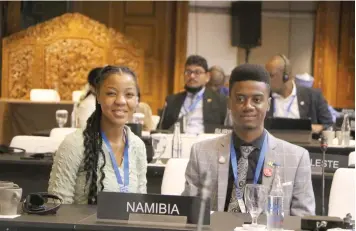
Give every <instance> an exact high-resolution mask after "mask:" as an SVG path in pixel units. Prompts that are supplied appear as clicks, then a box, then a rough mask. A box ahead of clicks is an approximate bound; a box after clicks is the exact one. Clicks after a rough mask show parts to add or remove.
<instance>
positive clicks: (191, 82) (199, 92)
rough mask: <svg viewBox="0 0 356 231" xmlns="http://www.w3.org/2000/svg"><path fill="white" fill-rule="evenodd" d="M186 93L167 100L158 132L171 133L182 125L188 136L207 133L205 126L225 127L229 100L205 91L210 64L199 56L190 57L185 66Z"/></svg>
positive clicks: (208, 90) (209, 90) (171, 96)
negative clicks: (175, 124)
mask: <svg viewBox="0 0 356 231" xmlns="http://www.w3.org/2000/svg"><path fill="white" fill-rule="evenodd" d="M184 78H185V86H184V88H185V91H183V92H180V93H178V94H174V95H170V96H168V97H167V98H166V105H165V108H164V109H163V112H162V116H161V121H160V122H159V127H158V128H159V129H170V128H171V127H172V126H173V125H174V123H176V122H177V121H180V122H181V123H183V130H184V132H185V133H188V134H200V133H204V131H206V127H205V126H206V125H208V124H211V125H223V124H224V119H225V116H226V110H227V105H226V97H224V96H222V95H220V94H218V93H216V92H214V91H213V90H211V89H208V88H206V87H205V85H206V84H207V83H208V82H209V79H210V75H209V72H208V63H207V61H206V59H205V58H203V57H201V56H199V55H191V56H189V57H188V59H187V60H186V63H185V71H184Z"/></svg>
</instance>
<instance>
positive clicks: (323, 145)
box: [320, 136, 328, 216]
mask: <svg viewBox="0 0 356 231" xmlns="http://www.w3.org/2000/svg"><path fill="white" fill-rule="evenodd" d="M320 149H321V151H322V153H323V156H322V159H323V160H322V165H321V190H322V191H321V215H322V216H325V153H326V150H327V149H328V143H327V139H326V138H325V137H324V136H321V142H320Z"/></svg>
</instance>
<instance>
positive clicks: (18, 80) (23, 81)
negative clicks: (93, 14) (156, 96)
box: [1, 13, 144, 100]
mask: <svg viewBox="0 0 356 231" xmlns="http://www.w3.org/2000/svg"><path fill="white" fill-rule="evenodd" d="M2 60H3V63H2V92H1V96H2V97H5V98H15V99H29V98H30V90H31V89H33V88H39V89H55V90H57V91H58V92H59V94H60V98H61V99H62V100H71V99H72V92H73V91H75V90H78V89H81V88H82V87H83V86H84V85H85V83H86V82H87V75H88V73H89V71H90V70H91V69H92V68H94V67H98V66H103V65H106V64H111V65H126V66H128V67H130V68H131V69H133V70H134V71H135V73H136V74H137V75H138V77H139V76H140V75H141V73H143V67H144V54H143V50H142V49H141V48H139V47H138V46H137V44H136V43H135V42H133V41H132V40H130V39H128V38H126V37H125V36H123V35H122V34H120V33H119V32H117V31H115V30H113V29H111V28H107V27H106V26H105V25H104V24H101V23H99V22H97V21H94V20H92V19H90V18H88V17H86V16H84V15H81V14H78V13H74V14H64V15H62V16H59V17H56V18H54V19H51V20H49V21H46V22H44V23H41V24H38V25H35V26H32V27H29V28H28V29H26V30H23V31H21V32H18V33H15V34H12V35H10V36H9V37H6V38H5V39H4V40H3V59H2ZM139 82H140V81H139Z"/></svg>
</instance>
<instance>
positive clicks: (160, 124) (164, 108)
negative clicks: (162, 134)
mask: <svg viewBox="0 0 356 231" xmlns="http://www.w3.org/2000/svg"><path fill="white" fill-rule="evenodd" d="M166 108H167V101H165V102H164V107H163V111H162V116H161V120H160V121H159V124H158V127H157V130H162V123H163V120H164V117H165V115H166Z"/></svg>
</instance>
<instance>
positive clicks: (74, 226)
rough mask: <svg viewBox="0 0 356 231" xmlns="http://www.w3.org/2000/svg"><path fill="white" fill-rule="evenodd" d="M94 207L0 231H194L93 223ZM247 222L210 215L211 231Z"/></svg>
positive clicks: (1, 222)
mask: <svg viewBox="0 0 356 231" xmlns="http://www.w3.org/2000/svg"><path fill="white" fill-rule="evenodd" d="M95 213H96V206H89V205H62V207H61V208H60V209H59V210H58V213H57V215H49V216H38V215H27V214H25V215H22V216H20V217H17V218H15V219H0V231H14V230H17V231H20V230H21V231H42V230H58V231H60V230H81V231H84V230H96V231H98V230H117V231H121V230H122V231H163V230H171V231H181V230H196V228H190V227H173V226H172V227H168V226H165V227H164V226H159V225H147V224H145V225H139V224H123V223H109V222H100V223H99V222H96V214H95ZM246 221H251V218H250V216H249V214H233V213H224V212H214V213H213V214H212V215H211V223H210V229H206V230H211V231H232V230H233V229H234V228H235V227H236V226H241V225H242V224H243V222H246ZM300 221H301V218H300V217H285V220H284V228H285V229H290V230H300ZM258 222H259V223H260V224H266V217H265V216H263V215H261V217H260V219H259V221H258Z"/></svg>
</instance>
